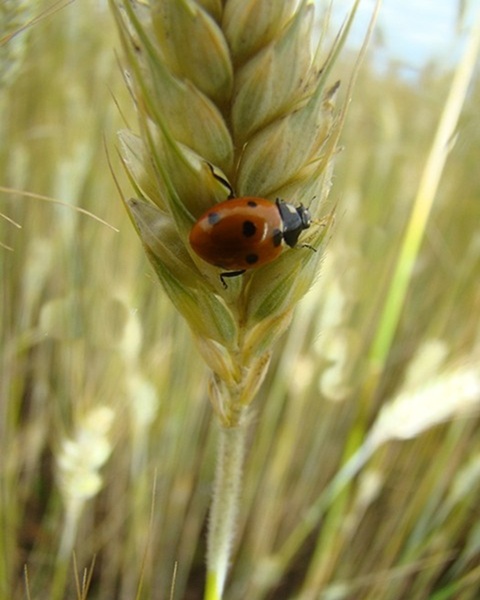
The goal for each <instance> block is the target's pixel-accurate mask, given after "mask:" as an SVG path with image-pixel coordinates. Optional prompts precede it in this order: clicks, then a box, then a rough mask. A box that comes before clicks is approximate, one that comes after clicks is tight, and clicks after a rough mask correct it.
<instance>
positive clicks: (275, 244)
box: [189, 197, 312, 287]
mask: <svg viewBox="0 0 480 600" xmlns="http://www.w3.org/2000/svg"><path fill="white" fill-rule="evenodd" d="M311 222H312V219H311V216H310V212H309V210H308V209H307V208H305V207H304V206H303V205H300V206H297V207H295V206H294V205H293V204H289V203H288V202H284V201H283V200H280V199H278V198H277V200H276V201H275V203H273V202H270V201H269V200H265V199H264V198H254V197H246V198H235V199H232V200H225V201H224V202H220V203H219V204H216V205H215V206H213V207H212V208H210V209H208V210H207V212H206V213H204V214H203V215H202V216H201V217H200V218H199V219H198V221H197V222H196V223H195V225H194V226H193V227H192V230H191V231H190V237H189V241H190V245H191V246H192V248H193V250H194V251H195V252H196V254H198V256H200V258H203V260H205V261H206V262H208V263H210V264H211V265H215V266H216V267H220V268H221V269H225V271H226V272H225V273H222V274H221V275H220V280H221V282H222V284H223V286H224V287H227V286H226V283H225V280H224V277H235V276H237V275H242V274H243V273H245V271H246V270H247V269H253V268H255V267H259V266H260V265H264V264H266V263H269V262H271V261H272V260H275V259H276V258H277V257H278V256H279V255H280V253H281V252H282V242H285V244H287V245H288V246H290V247H291V248H293V247H294V246H295V245H296V244H297V241H298V237H299V235H300V233H301V232H302V231H303V230H304V229H308V227H310V224H311Z"/></svg>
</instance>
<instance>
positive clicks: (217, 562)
mask: <svg viewBox="0 0 480 600" xmlns="http://www.w3.org/2000/svg"><path fill="white" fill-rule="evenodd" d="M246 431H247V427H246V422H245V421H244V422H243V423H242V424H241V425H239V426H238V427H232V428H222V429H220V435H219V439H218V458H217V469H216V473H215V483H214V488H213V499H212V506H211V509H210V523H209V529H208V549H207V582H206V588H205V596H204V598H205V600H220V599H221V598H222V596H223V590H224V587H225V581H226V579H227V573H228V567H229V563H230V555H231V551H232V545H233V541H234V537H235V530H236V521H237V514H238V505H239V498H240V488H241V482H242V470H243V457H244V448H245V434H246Z"/></svg>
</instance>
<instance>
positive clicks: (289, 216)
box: [276, 199, 312, 248]
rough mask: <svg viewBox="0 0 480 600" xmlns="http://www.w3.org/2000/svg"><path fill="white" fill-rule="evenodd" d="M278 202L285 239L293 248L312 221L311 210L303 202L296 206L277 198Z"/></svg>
mask: <svg viewBox="0 0 480 600" xmlns="http://www.w3.org/2000/svg"><path fill="white" fill-rule="evenodd" d="M276 204H277V208H278V210H279V212H280V217H281V219H282V223H283V239H284V240H285V243H286V244H287V246H290V247H291V248H293V247H294V246H295V245H296V243H297V241H298V237H299V236H300V234H301V232H302V231H303V230H304V229H308V228H309V227H310V225H311V223H312V218H311V216H310V211H309V210H308V208H305V206H303V204H300V206H297V207H295V206H293V204H289V203H288V202H284V201H283V200H280V199H277V201H276Z"/></svg>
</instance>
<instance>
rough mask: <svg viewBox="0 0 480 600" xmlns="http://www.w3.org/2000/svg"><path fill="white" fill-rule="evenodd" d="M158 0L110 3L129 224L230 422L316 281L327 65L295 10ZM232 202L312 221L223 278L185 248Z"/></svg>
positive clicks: (325, 161)
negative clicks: (119, 54)
mask: <svg viewBox="0 0 480 600" xmlns="http://www.w3.org/2000/svg"><path fill="white" fill-rule="evenodd" d="M294 4H295V3H292V2H290V1H281V0H275V2H272V1H269V0H228V1H223V2H222V1H221V0H202V1H200V0H197V1H194V0H162V1H153V2H151V3H150V4H149V5H146V4H143V3H131V2H127V1H122V2H119V3H113V9H114V12H115V15H116V19H117V22H118V27H119V31H120V34H121V39H122V44H123V48H124V52H125V55H126V61H127V68H126V71H125V79H126V81H127V84H128V86H129V89H130V92H131V95H132V98H133V101H134V103H135V107H136V110H137V114H138V121H139V133H138V134H136V133H133V132H132V131H131V130H130V129H127V130H124V131H122V132H120V142H121V154H122V157H123V161H124V164H125V167H126V170H127V173H128V176H129V179H130V181H131V183H132V185H133V187H134V189H135V199H131V200H128V201H126V206H127V209H128V211H129V214H130V217H131V219H132V222H133V224H134V226H135V228H136V231H137V233H138V235H139V237H140V239H141V241H142V244H143V246H144V249H145V252H146V254H147V256H148V258H149V259H150V262H151V263H152V265H153V267H154V269H155V271H156V273H157V276H158V278H159V280H160V282H161V283H162V285H163V288H164V289H165V291H166V293H167V294H168V295H169V297H170V299H171V300H172V302H173V303H174V305H175V306H176V307H177V309H178V310H179V311H180V313H181V314H182V315H183V316H184V317H185V319H186V320H187V322H188V324H189V326H190V328H191V330H192V332H193V335H194V337H195V340H196V342H197V344H198V346H199V348H200V351H201V354H202V356H203V358H204V359H205V361H206V363H207V364H208V365H209V367H210V368H211V370H212V372H213V375H212V378H211V385H210V397H211V400H212V404H213V407H214V409H215V412H216V413H217V415H218V416H219V417H220V420H221V422H222V424H223V425H224V426H227V427H231V426H235V425H237V424H238V423H239V422H240V420H241V419H242V416H243V415H244V414H245V412H246V411H245V409H246V407H247V406H248V405H249V404H250V402H251V401H252V399H253V397H254V395H255V393H256V391H257V389H258V387H259V385H260V383H261V381H262V379H263V376H264V374H265V372H266V369H267V367H268V364H269V360H270V356H271V352H272V347H273V345H274V343H275V342H276V341H277V339H278V337H279V336H280V334H281V333H282V332H283V331H284V330H285V328H286V327H287V326H288V324H289V323H290V320H291V317H292V311H293V309H294V307H295V305H296V303H297V302H298V300H299V299H300V298H301V297H302V296H303V295H304V294H305V293H306V292H307V290H308V289H309V287H310V285H311V283H312V281H313V280H314V278H315V276H316V275H317V273H318V269H319V263H320V260H321V258H322V252H321V248H322V244H323V243H324V241H325V239H326V237H327V236H328V231H329V228H330V226H331V224H332V221H333V214H332V212H331V210H330V209H331V207H330V209H329V208H327V205H326V198H327V195H328V191H329V187H330V181H331V170H332V158H333V156H334V153H335V146H336V141H337V138H338V123H339V121H338V119H336V118H335V116H334V98H335V93H336V90H337V88H338V85H336V84H335V85H333V86H332V85H331V84H330V86H329V84H328V83H327V78H328V76H329V72H330V67H331V63H332V62H333V59H332V60H328V59H327V60H326V59H325V56H324V54H323V52H320V43H319V44H318V45H317V46H316V47H313V45H312V34H313V29H314V10H313V6H312V5H311V4H310V3H308V2H306V1H302V2H300V3H299V4H298V6H297V7H295V6H294ZM222 180H225V181H228V182H229V184H230V186H231V187H232V189H233V190H235V194H236V196H238V197H242V196H257V197H263V198H267V199H270V200H272V202H274V201H275V199H276V198H277V197H279V198H282V199H284V200H287V201H289V202H293V203H294V204H300V203H303V204H304V205H306V206H308V207H309V208H310V211H311V213H312V216H313V217H314V224H313V226H312V227H311V228H310V229H309V230H308V231H306V232H305V233H304V234H302V237H301V242H302V243H306V244H309V245H310V246H313V247H314V248H315V249H317V252H312V251H311V250H309V249H307V248H302V247H299V248H295V249H287V250H285V251H284V252H283V254H282V255H281V256H280V257H279V258H278V259H277V260H275V261H274V262H272V263H270V264H268V265H265V266H262V267H260V268H257V269H253V270H251V271H249V272H247V273H246V274H245V275H243V276H242V277H239V278H236V279H235V280H233V279H232V280H229V284H228V288H227V289H224V288H223V286H222V284H221V282H220V279H219V269H217V268H215V267H213V266H211V265H208V264H206V263H205V262H203V261H202V260H201V259H200V258H198V257H197V256H196V255H195V253H194V252H193V251H192V249H191V248H190V246H189V243H188V235H189V232H190V230H191V228H192V226H193V224H194V223H195V221H196V220H197V219H198V217H199V216H200V215H201V214H202V213H203V212H204V211H205V210H207V209H208V208H210V207H212V206H213V205H214V204H215V203H217V202H221V201H224V200H226V198H227V196H228V193H229V190H228V188H227V187H226V185H225V184H224V183H223V182H222Z"/></svg>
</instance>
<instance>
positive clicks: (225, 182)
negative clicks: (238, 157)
mask: <svg viewBox="0 0 480 600" xmlns="http://www.w3.org/2000/svg"><path fill="white" fill-rule="evenodd" d="M207 165H208V166H209V168H210V171H211V172H212V175H213V176H214V177H215V179H216V180H217V181H219V182H220V183H221V184H222V185H224V186H225V187H226V188H227V190H228V191H229V194H228V199H229V200H231V199H232V198H235V197H236V196H235V192H234V191H233V188H232V186H231V185H230V182H229V181H228V179H226V178H225V177H223V175H219V174H218V173H217V172H216V171H215V167H214V166H213V165H212V164H211V163H209V162H207Z"/></svg>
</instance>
